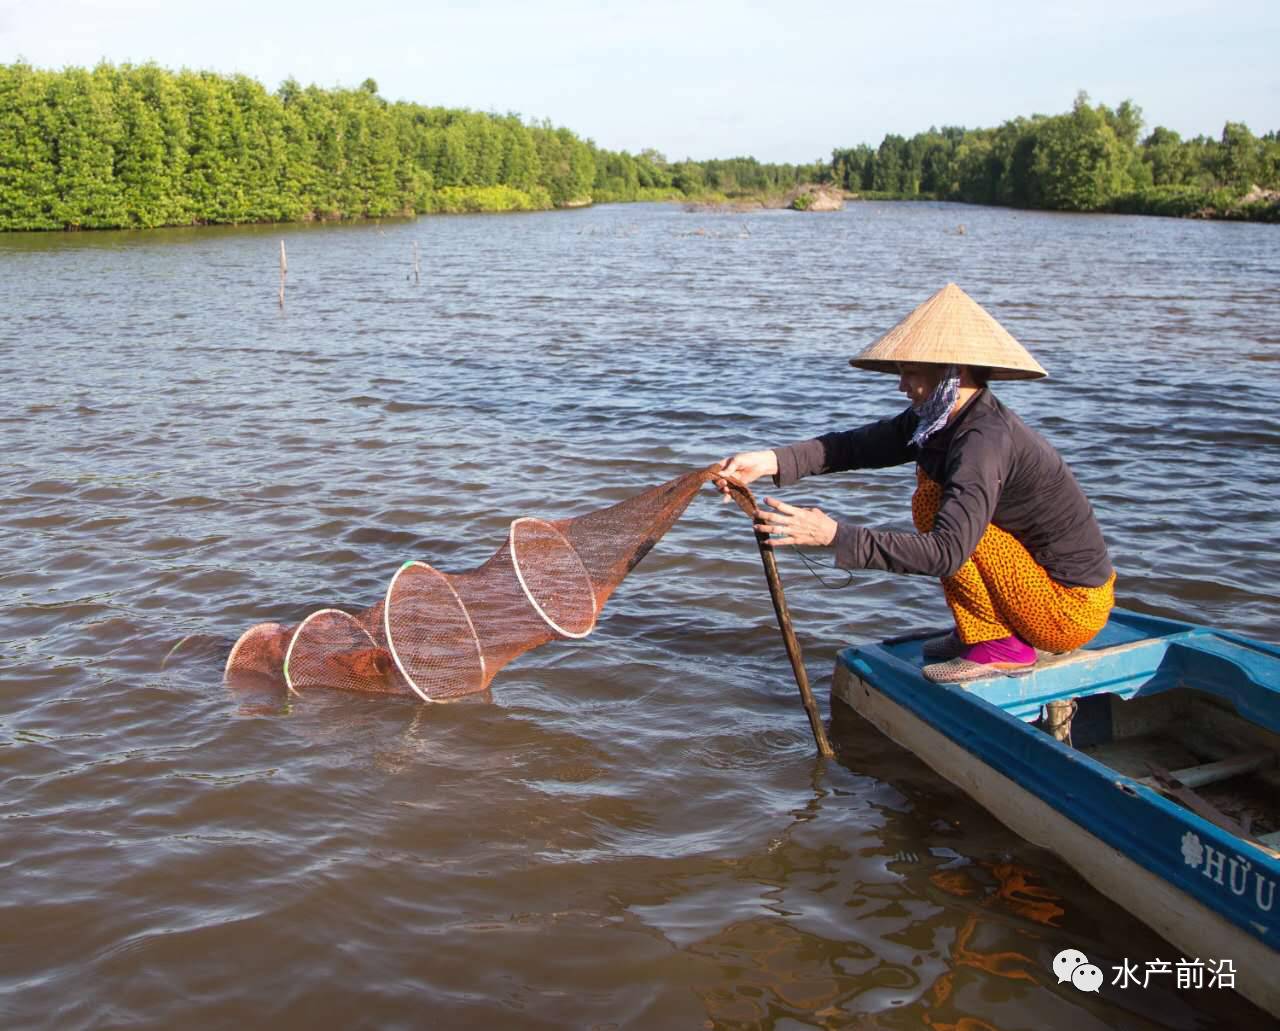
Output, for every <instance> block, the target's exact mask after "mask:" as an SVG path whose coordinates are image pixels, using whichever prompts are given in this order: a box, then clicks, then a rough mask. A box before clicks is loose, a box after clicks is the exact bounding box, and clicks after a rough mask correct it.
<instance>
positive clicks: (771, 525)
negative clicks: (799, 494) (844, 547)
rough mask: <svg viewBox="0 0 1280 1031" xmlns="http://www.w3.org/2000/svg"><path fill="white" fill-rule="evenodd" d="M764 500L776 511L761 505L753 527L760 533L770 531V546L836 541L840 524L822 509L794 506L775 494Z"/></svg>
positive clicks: (824, 546) (826, 543) (827, 545)
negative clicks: (773, 496) (774, 496)
mask: <svg viewBox="0 0 1280 1031" xmlns="http://www.w3.org/2000/svg"><path fill="white" fill-rule="evenodd" d="M764 503H765V504H766V505H769V506H770V507H772V508H775V509H777V511H776V512H770V511H767V510H766V509H763V508H762V509H760V521H759V522H758V523H756V524H755V527H756V529H757V530H758V531H759V532H760V533H767V534H771V535H772V536H770V538H769V541H768V544H769V546H770V547H774V548H776V547H777V546H778V545H780V544H807V545H813V546H815V547H819V548H828V547H830V546H831V544H832V543H833V542H834V541H835V539H836V529H837V527H838V525H839V524H838V523H837V522H836V521H835V520H834V519H832V518H831V517H830V516H829V515H827V514H826V513H825V512H823V511H822V509H820V508H796V506H795V505H788V504H787V503H786V502H785V501H779V500H778V499H777V498H765V499H764Z"/></svg>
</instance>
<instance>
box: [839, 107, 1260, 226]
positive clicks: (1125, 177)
mask: <svg viewBox="0 0 1280 1031" xmlns="http://www.w3.org/2000/svg"><path fill="white" fill-rule="evenodd" d="M1141 130H1142V110H1141V108H1139V107H1138V106H1137V105H1135V104H1134V103H1133V102H1132V101H1129V100H1126V101H1123V102H1122V103H1121V104H1120V105H1119V107H1117V108H1115V109H1114V110H1113V109H1111V108H1109V107H1107V106H1106V105H1102V104H1099V105H1096V106H1095V105H1092V104H1091V103H1090V102H1089V98H1088V96H1087V95H1086V94H1084V93H1081V94H1080V95H1078V96H1077V97H1076V101H1075V103H1074V105H1073V106H1072V109H1071V110H1070V111H1069V112H1067V113H1065V114H1061V115H1053V116H1045V115H1033V116H1031V117H1029V118H1024V117H1020V118H1014V119H1011V120H1010V121H1007V122H1005V123H1004V124H1003V125H1000V126H998V127H997V128H994V129H972V130H967V129H962V128H957V127H945V128H942V129H930V130H929V131H928V132H924V133H918V134H917V135H916V136H913V137H911V138H910V139H905V138H903V137H902V136H896V135H892V134H890V135H887V136H885V138H884V140H883V141H882V142H881V143H880V146H879V147H877V148H872V147H870V146H868V145H866V144H859V145H858V146H856V147H851V148H845V149H837V150H835V151H833V152H832V155H831V161H830V162H829V164H828V166H827V168H828V177H829V178H830V179H831V181H833V182H835V183H838V184H839V185H841V186H843V187H844V188H845V189H846V190H852V191H854V192H856V193H859V194H860V195H862V196H864V197H876V198H889V197H894V198H908V199H909V198H916V197H919V198H924V197H929V196H933V197H938V198H941V199H945V200H961V201H969V202H971V203H978V204H1005V205H1013V206H1017V207H1034V208H1050V209H1058V210H1065V211H1132V212H1144V213H1152V214H1180V215H1193V214H1194V215H1206V214H1212V215H1214V216H1216V217H1225V218H1244V217H1247V218H1258V219H1263V220H1267V221H1271V220H1274V215H1273V210H1274V206H1271V205H1268V204H1267V202H1266V201H1265V200H1263V201H1258V202H1254V203H1251V204H1248V205H1245V204H1243V203H1242V201H1241V198H1242V197H1243V195H1244V194H1245V193H1246V192H1247V191H1248V190H1249V189H1250V188H1251V186H1254V185H1257V186H1261V187H1264V188H1270V189H1273V190H1274V189H1280V138H1277V134H1276V133H1274V132H1273V133H1269V134H1268V135H1266V136H1263V137H1260V138H1259V137H1255V136H1254V135H1253V134H1252V133H1251V132H1249V130H1248V128H1247V127H1246V126H1244V125H1241V124H1239V123H1235V122H1228V123H1227V125H1226V127H1225V128H1224V129H1223V132H1222V137H1221V139H1220V140H1214V139H1209V138H1207V137H1197V138H1196V139H1194V140H1187V141H1183V140H1182V139H1181V138H1180V137H1179V136H1178V134H1177V133H1175V132H1172V131H1170V130H1169V129H1165V128H1163V127H1157V128H1156V129H1154V130H1153V131H1152V133H1151V135H1150V136H1148V137H1147V138H1146V139H1145V140H1141V141H1140V139H1139V137H1140V135H1141Z"/></svg>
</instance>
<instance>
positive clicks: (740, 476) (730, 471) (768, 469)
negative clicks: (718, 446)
mask: <svg viewBox="0 0 1280 1031" xmlns="http://www.w3.org/2000/svg"><path fill="white" fill-rule="evenodd" d="M718 471H719V472H720V473H721V474H722V475H724V476H732V477H733V478H734V479H735V480H737V481H738V482H739V483H751V482H752V481H753V480H758V479H760V477H761V476H776V475H777V474H778V456H777V455H776V454H774V453H773V452H772V451H740V452H738V454H736V455H733V456H731V457H729V458H726V459H725V460H724V461H723V462H721V463H720V469H719V470H718ZM714 483H715V485H716V487H717V488H718V489H719V491H720V493H721V494H723V495H724V496H725V500H726V501H728V500H729V487H728V485H727V484H726V483H725V482H724V480H715V481H714Z"/></svg>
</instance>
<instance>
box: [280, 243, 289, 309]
mask: <svg viewBox="0 0 1280 1031" xmlns="http://www.w3.org/2000/svg"><path fill="white" fill-rule="evenodd" d="M288 274H289V259H288V258H287V257H285V253H284V241H283V240H281V241H280V307H281V308H283V307H284V278H285V276H287V275H288Z"/></svg>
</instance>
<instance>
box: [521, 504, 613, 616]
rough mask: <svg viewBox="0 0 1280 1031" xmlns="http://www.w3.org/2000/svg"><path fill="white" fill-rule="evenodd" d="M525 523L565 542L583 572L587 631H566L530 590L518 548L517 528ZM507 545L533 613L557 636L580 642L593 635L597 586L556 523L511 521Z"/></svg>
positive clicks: (529, 519)
mask: <svg viewBox="0 0 1280 1031" xmlns="http://www.w3.org/2000/svg"><path fill="white" fill-rule="evenodd" d="M523 523H533V524H536V525H537V526H539V527H540V528H542V529H546V530H550V531H551V532H552V533H553V534H555V535H556V536H557V537H558V538H560V540H561V541H563V542H564V546H565V548H566V550H567V551H568V553H569V554H570V555H572V556H573V558H574V560H575V561H576V562H577V565H578V569H579V570H581V572H582V582H583V584H584V585H585V588H586V591H585V594H586V596H587V597H589V598H590V599H591V622H590V623H588V624H587V628H586V629H585V630H580V631H573V630H566V629H565V628H564V627H562V626H561V625H560V624H559V623H557V622H556V621H555V620H554V619H552V618H551V617H550V616H549V615H547V613H546V611H545V610H544V609H543V607H542V606H541V605H539V604H538V599H537V598H535V597H534V596H533V591H532V590H530V588H529V584H528V582H526V580H525V578H524V573H523V572H522V571H521V569H520V550H519V548H518V547H517V546H516V528H517V527H519V526H520V525H521V524H523ZM507 543H508V550H509V551H510V552H511V568H512V569H514V570H515V573H516V579H517V580H519V581H520V589H521V590H522V591H524V596H525V598H526V599H527V600H528V602H529V604H530V605H532V606H533V611H534V612H536V613H537V614H538V615H539V616H540V617H541V618H542V621H543V622H544V623H546V624H547V626H549V627H550V628H551V629H552V630H554V631H555V632H556V633H557V634H560V635H561V636H562V637H568V638H570V639H571V640H574V641H580V640H581V639H582V638H584V637H586V636H587V635H588V634H589V633H591V631H592V630H594V629H595V628H596V617H597V616H598V614H599V606H598V605H597V604H596V592H595V585H594V584H592V582H591V574H590V573H588V572H587V567H586V564H585V563H584V562H583V561H582V556H581V555H579V554H578V551H577V549H576V548H575V547H574V546H573V545H572V544H571V543H570V541H569V538H568V537H566V536H565V535H564V533H563V532H562V531H561V530H560V528H559V527H558V526H556V525H555V524H554V523H549V522H547V521H546V520H545V519H538V518H535V517H534V516H522V517H521V518H519V519H513V520H512V521H511V529H510V530H509V531H508V535H507Z"/></svg>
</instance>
